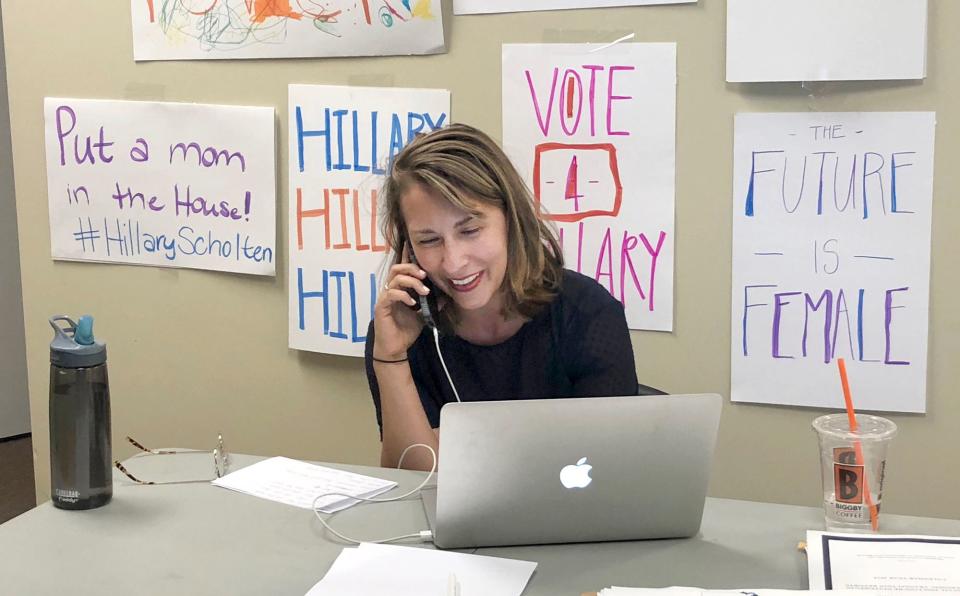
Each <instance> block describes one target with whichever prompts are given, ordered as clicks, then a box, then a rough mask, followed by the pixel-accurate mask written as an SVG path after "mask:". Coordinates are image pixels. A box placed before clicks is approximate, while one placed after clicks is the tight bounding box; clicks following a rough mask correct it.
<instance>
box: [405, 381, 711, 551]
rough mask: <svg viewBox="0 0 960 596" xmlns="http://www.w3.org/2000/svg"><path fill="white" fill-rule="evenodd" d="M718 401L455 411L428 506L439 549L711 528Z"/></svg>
mask: <svg viewBox="0 0 960 596" xmlns="http://www.w3.org/2000/svg"><path fill="white" fill-rule="evenodd" d="M720 407H721V400H720V396H719V395H715V394H702V395H658V396H643V397H639V396H629V397H592V398H576V399H545V400H517V401H487V402H470V403H450V404H447V405H445V406H444V407H443V409H442V410H441V413H440V446H441V449H440V451H441V454H440V466H439V471H438V476H437V488H436V490H435V491H424V492H423V502H424V509H425V510H426V513H427V519H428V521H429V523H430V529H431V530H432V531H433V541H434V544H435V545H436V546H438V547H440V548H463V547H476V546H506V545H515V544H550V543H560V542H595V541H604V540H635V539H646V538H672V537H685V536H692V535H694V534H696V533H697V532H698V531H699V529H700V519H701V517H702V516H703V504H704V499H705V498H706V492H707V483H708V481H709V477H710V464H711V460H712V458H713V448H714V444H715V442H716V436H717V428H718V426H719V422H720Z"/></svg>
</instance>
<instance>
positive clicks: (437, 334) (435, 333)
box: [433, 327, 462, 402]
mask: <svg viewBox="0 0 960 596" xmlns="http://www.w3.org/2000/svg"><path fill="white" fill-rule="evenodd" d="M433 343H434V344H435V345H436V346H437V356H439V357H440V366H442V367H443V372H444V373H446V375H447V382H448V383H450V389H453V396H454V397H455V398H457V401H458V402H459V401H462V400H461V399H460V394H459V393H457V386H456V385H454V384H453V379H451V378H450V371H449V370H447V363H446V362H444V361H443V353H442V352H441V351H440V332H439V331H437V328H436V327H434V328H433Z"/></svg>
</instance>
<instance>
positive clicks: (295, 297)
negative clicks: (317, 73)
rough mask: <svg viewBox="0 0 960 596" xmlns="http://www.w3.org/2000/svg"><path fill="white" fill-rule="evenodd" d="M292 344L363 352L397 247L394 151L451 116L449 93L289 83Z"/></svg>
mask: <svg viewBox="0 0 960 596" xmlns="http://www.w3.org/2000/svg"><path fill="white" fill-rule="evenodd" d="M289 93H290V97H289V102H290V105H289V109H290V218H289V221H290V228H289V230H290V233H289V237H290V290H289V298H290V309H289V313H290V315H289V331H290V335H289V337H290V347H291V348H295V349H298V350H310V351H313V352H325V353H328V354H343V355H347V356H362V355H363V347H364V342H365V341H366V339H367V337H366V336H367V326H368V325H369V323H370V320H371V318H372V316H373V305H374V304H375V303H376V301H377V295H378V293H379V290H380V287H381V286H382V285H383V284H382V281H378V280H381V279H382V276H381V273H383V272H385V271H386V269H387V259H388V257H389V252H388V248H387V243H386V240H384V238H383V235H382V234H381V233H380V228H379V223H380V220H379V213H378V208H379V206H380V203H379V202H378V196H377V195H378V193H379V192H380V189H381V188H382V186H383V182H384V174H385V173H386V171H387V167H388V164H389V163H390V162H391V161H392V160H393V157H394V156H395V155H396V154H397V153H398V152H399V151H400V150H401V149H402V148H403V147H404V146H405V145H406V144H407V143H409V142H410V141H411V140H413V138H414V137H415V136H416V135H417V134H420V133H426V132H429V131H431V130H435V129H437V128H441V127H443V126H446V125H447V124H449V122H450V117H449V113H450V92H449V91H445V90H435V89H399V88H375V87H336V86H322V85H290V92H289Z"/></svg>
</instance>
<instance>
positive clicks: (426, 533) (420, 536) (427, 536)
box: [311, 443, 437, 544]
mask: <svg viewBox="0 0 960 596" xmlns="http://www.w3.org/2000/svg"><path fill="white" fill-rule="evenodd" d="M414 447H423V448H425V449H427V450H428V451H429V452H430V455H432V456H433V465H432V466H431V467H430V473H429V474H427V477H426V478H424V480H423V482H421V483H420V485H419V486H417V487H416V488H415V489H413V490H411V491H409V492H406V493H404V494H402V495H400V496H398V497H390V498H386V499H368V498H365V497H355V496H353V495H348V494H344V493H323V494H322V495H317V497H316V498H315V499H314V500H313V504H312V505H311V509H313V514H314V515H315V516H316V517H317V519H318V520H320V523H321V524H323V527H324V528H326V529H327V531H329V532H330V533H331V534H333V535H334V536H336V537H337V538H340V539H341V540H345V541H347V542H352V543H353V544H360V543H362V542H372V543H374V544H384V543H387V542H396V541H398V540H408V539H411V538H416V539H417V540H420V541H423V542H429V541H431V540H432V539H433V533H432V532H430V530H422V531H420V532H417V533H416V534H404V535H403V536H394V537H393V538H384V539H382V540H357V539H355V538H350V537H349V536H344V535H343V534H341V533H340V532H337V531H336V530H334V529H333V528H331V527H330V524H328V523H327V520H325V519H323V518H322V517H320V511H319V510H317V501H319V500H320V499H322V498H323V497H330V496H338V497H348V498H350V499H355V500H357V501H363V502H365V503H389V502H391V501H400V500H402V499H405V498H407V497H409V496H410V495H412V494H413V493H415V492H418V491H419V490H420V489H422V488H423V487H424V486H425V485H426V484H427V483H428V482H430V479H431V478H432V477H433V474H434V473H435V472H436V471H437V452H436V451H434V450H433V447H431V446H429V445H424V444H423V443H415V444H413V445H410V446H409V447H407V448H406V449H404V450H403V452H402V453H400V461H398V462H397V468H400V466H401V465H403V458H404V456H406V455H407V452H408V451H410V450H411V449H413V448H414ZM334 515H335V513H331V514H330V517H333V516H334Z"/></svg>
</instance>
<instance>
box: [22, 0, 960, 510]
mask: <svg viewBox="0 0 960 596" xmlns="http://www.w3.org/2000/svg"><path fill="white" fill-rule="evenodd" d="M107 6H112V7H114V8H113V9H112V12H111V9H108V8H107ZM447 8H449V7H447ZM724 8H725V3H723V2H720V1H718V0H702V1H701V2H699V3H698V4H695V5H677V6H663V7H646V8H623V9H597V10H591V11H558V12H549V13H547V12H543V13H527V14H515V15H501V16H485V17H457V18H450V19H448V21H449V22H448V24H449V27H448V39H449V40H450V41H449V47H450V52H449V53H448V54H442V55H438V56H432V57H411V58H369V59H335V60H319V59H316V60H268V61H237V62H193V63H190V62H173V63H145V64H135V63H134V62H133V60H132V47H131V40H130V16H129V11H128V9H127V7H126V6H125V5H124V3H123V2H103V0H73V1H69V2H68V1H66V0H55V1H54V2H48V3H46V4H45V5H44V7H43V9H42V10H41V9H39V8H38V6H37V4H36V3H35V2H28V1H26V0H16V1H11V0H4V3H3V9H4V19H3V20H4V30H5V35H6V42H7V67H8V72H9V83H10V110H11V116H12V134H13V146H14V154H15V161H14V165H15V173H16V183H17V199H18V200H17V211H18V217H19V224H20V230H21V238H20V248H21V264H22V270H23V295H24V305H25V318H26V325H27V355H28V360H29V387H30V397H31V411H32V415H33V420H34V433H35V441H34V445H35V448H36V450H37V454H36V455H37V458H36V461H37V478H38V481H37V482H38V493H39V495H40V498H41V499H45V498H47V485H48V479H47V474H48V470H47V457H48V456H47V426H46V423H45V421H46V419H47V405H46V400H47V386H46V383H47V362H48V357H47V351H46V350H47V344H48V341H49V330H48V327H47V325H46V323H45V319H46V317H47V316H48V315H50V314H51V313H54V312H60V311H63V312H68V313H75V314H80V313H82V312H92V313H93V314H95V315H96V316H97V320H98V326H97V329H98V334H99V335H100V336H102V337H103V338H105V339H106V340H107V341H108V342H109V345H110V374H111V385H112V387H111V389H112V394H113V423H114V432H115V436H114V439H115V445H116V449H115V451H116V454H117V455H118V456H121V457H123V456H125V455H128V454H129V452H128V451H126V450H125V448H124V447H123V446H122V445H121V444H120V443H118V442H116V439H117V438H118V437H120V438H122V437H123V435H124V434H132V435H134V436H136V437H139V438H141V439H142V440H143V441H145V442H148V443H151V444H163V445H183V446H196V447H200V446H204V445H210V444H211V442H212V441H213V438H214V436H215V435H216V432H217V431H218V430H223V432H224V433H225V436H226V439H227V441H228V442H229V445H230V447H231V448H232V449H233V450H235V451H240V452H246V453H259V454H285V455H288V456H292V457H299V458H311V459H319V460H330V461H346V462H355V463H366V464H370V463H374V462H376V461H377V453H378V449H379V445H378V441H377V432H376V423H375V422H374V416H373V408H372V405H371V403H370V398H369V395H368V393H367V388H366V381H365V379H364V376H363V367H362V363H361V362H360V360H358V359H351V358H342V357H335V356H321V355H316V354H309V353H300V352H296V351H292V350H289V349H288V348H287V342H286V325H287V318H286V317H287V312H286V311H287V307H286V287H287V275H286V272H285V267H286V262H285V259H284V258H282V257H281V259H280V260H279V262H278V275H277V278H276V279H254V278H252V277H248V276H238V275H228V274H220V273H210V272H200V271H186V270H184V271H177V270H161V269H154V268H147V267H129V266H118V265H94V264H71V263H54V262H52V261H51V260H50V248H49V246H50V244H49V232H48V224H47V202H46V184H45V173H44V154H43V142H42V139H43V114H42V99H43V97H44V96H46V95H49V96H60V97H85V98H103V99H141V100H166V101H188V102H202V103H219V104H243V105H264V106H274V107H275V108H276V109H277V115H278V119H279V124H278V126H279V130H280V137H279V142H278V146H279V147H281V148H283V147H286V146H287V140H288V139H287V134H286V121H287V113H286V105H287V104H286V89H287V84H288V83H330V84H356V85H371V84H372V85H396V86H404V87H437V88H447V89H450V90H451V91H452V100H453V116H454V119H455V120H457V121H461V122H469V123H472V124H475V125H477V126H479V127H481V128H483V129H485V130H487V131H489V132H491V133H492V134H494V136H498V137H499V136H500V108H499V106H500V97H499V89H500V78H499V77H500V44H501V43H504V42H585V41H592V42H599V41H607V40H613V39H616V38H617V37H620V36H621V35H623V34H625V33H629V32H634V31H635V32H636V34H637V41H676V42H678V110H677V210H676V222H677V224H676V230H677V238H676V252H677V256H676V307H675V312H676V322H675V331H674V332H673V333H670V334H665V333H641V332H634V334H633V339H634V345H635V348H636V349H635V353H636V358H637V369H638V371H639V373H640V379H641V380H642V382H645V383H648V384H651V385H655V386H660V387H663V388H665V389H668V390H670V391H672V392H695V391H716V392H720V393H722V394H724V395H728V394H729V387H730V381H729V378H730V375H729V373H730V370H729V360H730V358H729V350H730V347H729V346H730V338H729V329H730V325H729V316H730V303H729V296H730V257H729V255H730V223H729V222H730V220H731V211H730V210H731V200H730V193H731V169H732V158H731V154H732V151H731V148H732V135H733V128H732V124H733V114H734V113H735V112H737V111H806V110H821V111H860V110H891V111H897V110H935V111H936V112H937V118H938V129H937V148H936V150H937V161H936V184H935V187H934V190H935V211H934V213H935V217H934V221H933V271H932V281H931V286H932V287H931V295H932V298H931V303H932V304H931V306H932V309H931V312H932V319H931V321H930V383H929V392H928V411H929V413H928V414H927V415H925V416H899V415H898V416H893V418H894V419H895V420H896V421H897V423H898V424H900V426H901V429H902V432H901V434H900V436H899V438H898V439H897V442H896V444H895V447H894V449H893V453H892V455H891V457H890V462H889V475H888V482H887V487H886V491H885V492H886V499H885V503H884V507H885V509H886V510H888V511H892V512H901V513H914V514H921V515H931V516H941V517H953V518H958V517H960V506H958V499H957V498H956V495H957V494H960V473H958V472H960V463H958V454H960V449H958V436H960V401H958V400H957V398H956V396H955V391H954V390H953V389H951V387H956V386H957V385H958V382H960V373H958V372H957V369H956V367H955V361H956V355H957V354H958V341H960V339H958V338H960V324H958V316H957V314H956V313H957V310H956V307H955V305H954V292H957V291H958V290H960V279H958V268H957V267H956V265H954V264H953V263H952V261H953V255H956V254H957V252H958V242H960V234H957V233H956V230H957V222H958V221H960V212H958V209H960V207H958V204H957V202H956V201H954V200H953V199H954V197H955V196H956V195H957V194H958V192H960V180H958V177H957V171H958V168H957V166H956V164H957V163H958V159H960V140H958V138H960V135H958V132H960V123H958V118H960V109H958V108H957V107H956V98H957V97H960V80H958V76H957V72H958V67H957V62H958V58H960V38H958V37H957V36H956V35H955V32H954V28H955V26H956V24H957V23H960V2H956V1H955V0H931V11H930V41H929V48H930V52H929V75H928V78H927V79H926V80H925V81H922V82H913V81H909V82H876V83H875V82H870V83H829V84H816V85H808V86H801V85H800V84H796V83H789V84H786V83H785V84H762V85H739V84H738V85H728V84H726V83H725V82H724V51H723V48H724V22H725V15H724ZM279 156H280V159H279V165H278V167H279V170H278V171H279V172H280V175H279V176H278V179H279V180H280V183H279V195H278V196H279V197H281V198H280V203H281V205H280V214H281V217H280V219H279V222H278V224H279V225H278V231H279V235H278V240H277V245H278V247H285V246H286V243H287V238H286V233H285V230H286V211H287V200H286V196H287V184H286V180H285V175H284V173H285V172H286V170H287V158H288V156H287V154H286V151H281V152H280V154H279ZM283 252H285V251H281V254H283ZM818 413H819V412H818V411H815V410H809V409H802V408H782V407H763V406H753V405H740V404H737V405H734V404H730V403H727V404H726V405H725V407H724V415H723V421H722V426H721V434H720V440H719V445H718V451H717V458H716V466H715V473H714V479H713V483H712V487H711V492H712V494H714V495H717V496H730V497H743V498H748V499H758V500H770V501H777V502H785V503H798V504H810V505H814V504H817V502H818V491H819V477H818V469H817V459H816V444H815V438H814V436H813V432H812V431H811V430H810V421H811V420H812V419H813V418H814V417H815V416H816V415H817V414H818Z"/></svg>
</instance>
